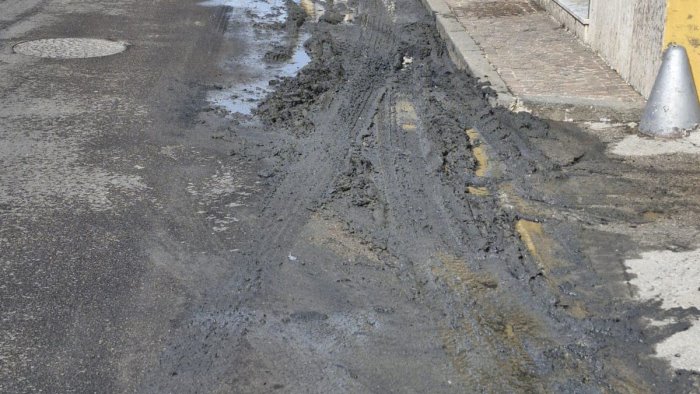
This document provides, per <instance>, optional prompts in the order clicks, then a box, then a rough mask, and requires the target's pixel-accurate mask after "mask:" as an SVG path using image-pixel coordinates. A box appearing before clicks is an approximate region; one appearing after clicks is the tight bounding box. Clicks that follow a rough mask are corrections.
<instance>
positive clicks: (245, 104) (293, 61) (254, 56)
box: [199, 0, 313, 115]
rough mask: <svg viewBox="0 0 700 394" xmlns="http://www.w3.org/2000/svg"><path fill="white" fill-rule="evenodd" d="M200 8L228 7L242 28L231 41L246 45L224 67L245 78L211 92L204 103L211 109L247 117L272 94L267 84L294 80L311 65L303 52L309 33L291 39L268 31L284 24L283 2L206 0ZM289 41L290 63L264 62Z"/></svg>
mask: <svg viewBox="0 0 700 394" xmlns="http://www.w3.org/2000/svg"><path fill="white" fill-rule="evenodd" d="M303 1H307V0H303ZM309 1H310V0H309ZM199 4H200V5H202V6H227V7H230V8H231V12H230V14H229V15H230V16H229V18H230V20H231V22H234V23H235V24H236V25H238V26H241V29H240V30H238V31H237V32H236V34H235V37H231V38H232V39H236V40H241V39H244V40H245V41H246V42H247V43H248V48H247V49H246V50H245V51H244V52H243V53H242V54H241V55H240V56H239V57H237V58H236V59H232V60H231V61H230V62H229V63H228V64H226V65H225V67H226V68H228V69H231V70H235V71H236V72H237V74H239V75H246V76H247V77H244V78H240V82H238V83H235V84H234V85H232V86H230V87H228V88H225V89H221V90H215V91H210V92H209V94H208V97H207V99H208V101H209V103H210V104H211V105H212V106H214V107H219V108H224V109H226V110H227V111H229V112H230V113H232V114H236V113H238V114H243V115H249V114H251V112H252V110H253V109H254V108H255V107H256V106H257V104H258V102H259V101H260V100H261V99H262V98H263V97H264V96H265V95H267V94H269V93H270V92H271V91H272V87H271V86H270V85H269V81H270V80H274V79H277V78H284V77H293V76H295V75H296V74H297V73H298V72H299V70H301V69H302V68H303V67H304V66H306V65H307V64H308V63H309V62H310V61H311V58H310V57H309V55H308V54H307V53H306V50H305V49H304V42H306V40H307V39H308V38H309V34H308V33H305V32H300V33H299V34H298V36H296V37H294V36H289V35H288V34H287V32H286V31H284V30H280V29H270V28H267V27H269V26H271V25H279V24H283V23H285V21H286V19H287V8H286V5H285V2H284V1H283V0H247V1H240V0H207V1H205V2H202V3H199ZM311 5H312V6H313V2H312V4H311ZM290 40H291V41H293V42H295V47H294V51H293V53H292V56H291V58H290V59H289V60H287V61H284V62H280V63H266V62H265V60H264V56H265V53H266V52H267V51H269V50H271V49H272V48H273V47H275V46H279V45H284V44H285V43H288V42H289V41H290Z"/></svg>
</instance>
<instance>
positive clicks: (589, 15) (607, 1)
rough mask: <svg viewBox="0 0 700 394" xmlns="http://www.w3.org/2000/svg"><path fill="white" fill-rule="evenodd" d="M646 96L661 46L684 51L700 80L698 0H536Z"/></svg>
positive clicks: (699, 83) (659, 62)
mask: <svg viewBox="0 0 700 394" xmlns="http://www.w3.org/2000/svg"><path fill="white" fill-rule="evenodd" d="M535 1H536V2H538V3H539V4H540V5H541V6H542V7H543V8H545V9H546V10H547V11H548V12H550V13H551V14H552V16H553V17H554V18H555V19H556V20H558V21H559V22H561V23H562V24H563V25H564V26H566V27H567V28H568V29H570V30H571V31H573V32H574V33H575V34H576V35H577V36H578V37H579V38H580V39H581V40H583V41H584V42H585V43H587V44H588V45H590V47H591V48H592V49H593V50H595V51H596V52H598V53H599V54H600V56H601V57H602V58H603V59H605V61H606V62H607V63H608V64H609V65H610V66H611V67H612V68H614V69H615V70H616V71H617V72H618V73H619V74H620V75H621V76H622V77H623V78H624V79H625V80H626V81H627V82H629V83H630V84H631V85H632V86H633V87H634V88H635V89H637V90H638V91H639V92H640V93H642V95H644V96H645V97H649V93H650V92H651V89H652V87H653V85H654V80H655V79H656V75H657V73H658V70H659V66H660V65H661V59H662V54H663V51H664V49H665V48H666V47H667V46H668V45H669V44H671V43H677V44H680V45H683V46H684V47H685V49H686V50H687V51H688V56H689V58H690V62H691V67H692V68H693V74H694V79H695V84H696V86H700V0H535Z"/></svg>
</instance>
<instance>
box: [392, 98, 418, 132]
mask: <svg viewBox="0 0 700 394" xmlns="http://www.w3.org/2000/svg"><path fill="white" fill-rule="evenodd" d="M395 110H396V123H397V124H398V125H399V126H400V127H401V128H402V129H403V130H404V131H416V128H417V126H416V123H417V122H418V114H417V113H416V108H415V107H414V106H413V104H411V102H410V101H407V100H399V101H398V102H397V103H396V106H395Z"/></svg>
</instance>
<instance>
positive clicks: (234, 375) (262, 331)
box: [147, 0, 697, 392]
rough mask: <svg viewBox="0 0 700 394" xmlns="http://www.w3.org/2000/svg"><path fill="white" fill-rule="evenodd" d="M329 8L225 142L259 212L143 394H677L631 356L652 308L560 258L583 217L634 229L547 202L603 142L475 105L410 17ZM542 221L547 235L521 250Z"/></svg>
mask: <svg viewBox="0 0 700 394" xmlns="http://www.w3.org/2000/svg"><path fill="white" fill-rule="evenodd" d="M340 5H341V6H342V8H339V10H335V9H334V8H333V5H332V4H331V3H328V4H326V7H327V10H326V11H327V12H330V13H336V14H341V15H342V14H343V13H348V10H352V12H353V15H354V20H353V21H352V22H351V23H338V22H339V21H340V18H338V17H335V18H332V19H331V20H324V18H323V17H321V18H320V20H319V22H318V23H313V22H314V21H313V20H307V22H306V24H305V25H304V29H308V31H309V32H310V34H311V37H310V39H309V40H308V41H307V42H306V44H305V48H306V50H307V52H308V53H309V55H310V56H311V63H310V64H309V65H307V66H306V67H305V68H303V69H302V70H301V71H300V73H299V74H298V75H297V76H296V77H292V78H285V79H283V80H282V81H281V82H280V83H279V85H278V86H277V87H276V89H275V91H274V92H273V93H271V94H270V95H268V96H267V97H266V98H265V99H264V100H263V102H262V103H261V104H260V105H259V106H258V108H257V109H256V110H255V116H253V117H252V118H245V119H240V118H239V119H237V120H235V121H234V122H233V124H232V126H230V128H229V130H230V138H231V139H232V140H233V144H234V145H235V146H236V147H235V148H234V149H233V151H232V160H249V161H250V160H252V161H253V162H256V163H257V165H258V166H259V167H260V169H259V172H258V175H259V176H260V177H261V179H264V180H265V183H266V185H267V186H266V189H265V192H264V195H263V197H262V199H261V201H260V210H261V212H262V213H261V215H260V217H258V218H256V220H255V224H254V227H253V228H251V229H250V233H249V234H250V236H249V237H248V238H247V242H246V246H245V247H242V248H241V258H240V259H239V260H237V261H236V266H237V270H236V271H235V272H234V275H233V277H231V278H230V281H229V282H228V283H227V284H226V285H225V286H224V287H221V288H217V289H214V290H213V291H211V292H210V295H209V296H208V297H207V303H206V306H202V307H200V308H198V309H196V310H195V311H192V312H191V314H190V315H189V316H188V317H186V318H185V319H184V321H183V322H182V323H181V327H180V328H179V329H178V330H176V331H175V333H174V335H173V337H172V339H171V341H172V342H171V343H170V346H168V348H167V350H166V351H165V352H164V353H163V354H162V355H161V357H160V359H159V365H160V366H161V368H159V369H157V370H155V371H153V372H152V373H148V374H147V376H148V378H147V381H149V385H150V384H152V385H153V386H155V387H158V388H159V390H171V389H172V390H175V389H176V388H178V387H183V385H185V386H187V385H189V384H192V382H195V383H194V384H195V386H196V387H201V388H205V391H208V390H216V389H217V388H219V389H220V388H222V387H235V389H236V390H237V391H244V392H245V391H251V392H253V391H258V390H261V389H263V390H264V389H265V388H271V389H284V390H286V391H292V392H305V391H313V392H328V391H333V392H338V391H349V392H363V391H364V392H366V391H374V392H377V391H381V392H644V391H649V392H657V391H668V392H683V391H691V390H692V388H691V387H692V385H693V384H697V376H695V375H693V374H692V373H690V372H688V373H686V374H682V373H680V374H675V375H673V376H672V375H671V374H670V373H669V372H667V371H668V369H667V367H665V366H664V365H663V363H662V362H661V361H658V360H657V361H655V360H654V359H653V358H652V357H650V355H652V354H653V349H652V346H651V344H650V343H649V342H648V332H647V331H645V326H644V325H643V323H642V321H641V320H640V318H639V316H640V315H641V314H642V313H643V312H642V310H643V309H644V308H652V309H653V306H649V305H646V306H640V305H639V304H638V303H635V302H632V301H631V300H630V297H629V289H627V288H626V284H625V283H624V281H622V280H619V278H617V277H614V276H615V275H613V274H610V273H609V272H606V273H604V274H601V273H597V271H596V270H595V269H593V268H592V266H591V263H590V262H588V261H586V259H585V257H583V256H582V253H580V248H581V247H582V246H581V245H579V244H578V243H580V242H585V241H582V240H585V239H586V237H582V236H579V235H580V233H581V232H585V231H586V230H584V227H585V226H584V225H582V223H588V224H591V223H594V222H601V221H605V220H618V221H621V222H630V221H631V222H634V220H635V218H634V217H629V216H635V215H627V216H625V215H621V214H620V212H619V210H615V209H610V210H609V212H595V210H594V209H588V210H584V211H585V212H589V213H588V214H585V213H581V211H582V210H581V209H576V212H578V214H576V215H575V216H576V220H567V219H566V217H567V213H569V214H570V212H569V211H567V208H571V205H570V204H571V200H569V201H567V198H566V196H565V195H564V196H562V195H558V196H554V197H553V196H551V192H552V190H558V191H562V190H565V187H564V186H562V185H563V184H565V183H566V180H570V179H571V178H572V176H573V175H572V174H570V173H567V169H568V168H570V167H572V166H576V165H580V163H579V162H580V161H582V160H583V161H587V160H592V161H593V162H595V163H596V166H597V167H598V168H597V169H596V170H597V171H605V169H607V170H610V171H613V170H612V168H614V167H616V166H617V167H619V166H620V163H617V162H613V161H611V160H609V159H606V158H605V157H604V155H603V154H602V152H603V150H604V146H603V144H602V143H601V142H599V141H598V140H597V139H596V138H595V137H593V136H591V135H589V134H586V133H584V132H583V131H580V130H578V129H577V128H576V127H573V126H567V125H552V124H548V123H546V122H544V121H542V120H539V119H537V118H535V117H533V116H531V115H529V114H513V113H510V112H507V111H504V110H502V109H495V108H492V107H490V106H489V105H488V101H487V95H488V94H490V91H489V89H488V87H486V86H481V85H480V84H478V83H477V82H476V81H475V80H474V79H472V78H471V77H469V76H468V75H467V74H465V73H463V72H460V71H458V70H456V69H455V68H454V67H453V65H452V63H451V62H450V60H449V57H448V54H447V53H446V50H445V47H444V45H443V43H442V41H441V40H440V38H439V37H438V35H437V32H436V29H435V26H434V24H433V22H432V19H431V17H430V16H429V15H427V14H426V12H425V10H424V8H423V7H422V6H421V4H420V3H419V2H417V1H397V2H393V1H392V2H383V1H376V0H360V1H356V2H348V3H340ZM288 6H289V7H292V8H294V7H295V6H294V5H293V4H289V5H288ZM234 118H235V116H234ZM261 135H264V136H265V137H263V138H264V139H266V141H265V142H264V143H260V139H261V137H260V136H261ZM489 156H492V157H494V158H496V160H492V161H490V162H489V161H488V157H489ZM584 158H585V160H584ZM575 171H578V175H577V176H580V177H587V178H590V179H593V178H595V173H596V172H597V171H595V170H591V169H578V168H577V169H576V170H575ZM581 174H584V175H581ZM590 179H589V181H590ZM620 187H621V188H629V189H627V190H628V191H629V190H633V189H634V187H635V186H634V185H629V184H628V185H624V186H620ZM547 193H550V195H548V194H547ZM555 193H556V192H555ZM522 196H525V197H524V198H523V197H522ZM514 200H515V201H519V202H522V203H521V204H520V205H519V206H516V207H514V205H513V204H512V202H513V201H514ZM578 200H579V201H580V196H579V197H578ZM525 201H535V202H532V203H531V204H536V202H538V201H539V202H545V203H546V204H545V205H547V209H544V208H542V209H537V208H535V209H529V210H528V203H526V202H525ZM586 203H588V204H590V205H593V204H594V203H595V202H594V201H587V202H586ZM516 205H517V204H516ZM579 205H581V204H579ZM601 209H602V208H601ZM640 209H641V208H640ZM552 211H555V212H556V213H552ZM572 215H573V214H572ZM580 216H586V217H583V218H581V217H580ZM542 221H547V226H548V228H554V229H556V233H557V234H558V236H557V237H556V240H554V241H552V243H551V244H549V245H547V246H548V248H546V249H547V250H544V251H538V250H537V248H538V247H539V246H538V245H536V243H538V242H539V243H540V244H542V243H545V244H546V242H549V240H548V239H547V238H546V237H545V235H544V234H545V233H544V230H543V225H542V224H541V222H542ZM590 232H592V233H594V234H598V233H597V232H595V231H592V230H590ZM598 235H599V234H598ZM537 237H540V238H542V239H540V240H538V239H534V240H533V238H537ZM623 243H624V242H620V245H622V244H623ZM610 271H614V272H618V273H620V275H623V274H624V272H621V271H622V269H621V267H619V266H617V267H615V268H614V269H611V270H610ZM611 276H612V277H613V278H611ZM625 297H626V298H625ZM681 313H687V312H681ZM676 329H678V327H676ZM672 331H673V329H668V328H667V329H666V332H665V335H669V334H670V333H671V332H672ZM656 335H664V333H656ZM151 380H152V381H151ZM222 382H227V384H228V385H230V386H227V385H224V386H222V385H221V384H222ZM153 386H151V387H153Z"/></svg>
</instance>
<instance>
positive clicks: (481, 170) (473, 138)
mask: <svg viewBox="0 0 700 394" xmlns="http://www.w3.org/2000/svg"><path fill="white" fill-rule="evenodd" d="M467 136H468V137H469V142H470V143H471V145H472V153H473V154H474V160H476V171H475V173H474V174H475V175H476V176H478V177H485V176H486V175H487V174H488V169H489V156H488V154H487V153H486V148H485V146H484V144H483V143H482V141H481V136H480V135H479V132H478V131H476V130H474V129H469V130H467Z"/></svg>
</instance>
